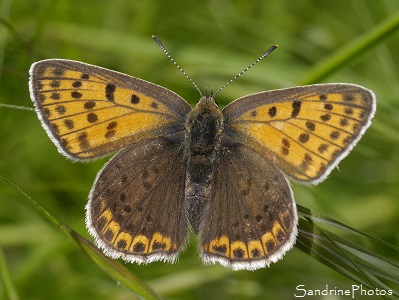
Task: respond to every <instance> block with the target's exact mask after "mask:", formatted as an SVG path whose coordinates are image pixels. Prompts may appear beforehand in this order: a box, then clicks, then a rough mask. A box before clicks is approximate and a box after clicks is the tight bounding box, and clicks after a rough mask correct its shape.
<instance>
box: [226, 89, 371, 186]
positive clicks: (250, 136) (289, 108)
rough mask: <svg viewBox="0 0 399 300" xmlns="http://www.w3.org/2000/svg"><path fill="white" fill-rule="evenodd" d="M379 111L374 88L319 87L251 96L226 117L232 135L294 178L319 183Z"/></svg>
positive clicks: (234, 104) (229, 108)
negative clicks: (376, 106)
mask: <svg viewBox="0 0 399 300" xmlns="http://www.w3.org/2000/svg"><path fill="white" fill-rule="evenodd" d="M374 111H375V97H374V94H373V93H372V92H371V91H370V90H367V89H365V88H363V87H361V86H357V85H352V84H319V85H310V86H303V87H294V88H288V89H282V90H274V91H268V92H262V93H258V94H252V95H248V96H245V97H242V98H239V99H237V100H236V101H234V102H232V103H231V104H229V105H228V106H226V107H225V108H224V110H223V111H222V113H223V115H224V117H225V131H226V133H227V134H228V135H230V136H231V137H233V138H234V139H236V140H237V141H239V142H240V143H242V144H245V145H247V146H248V147H250V148H252V149H254V150H255V151H257V152H258V153H260V154H261V155H263V156H265V157H266V158H267V159H268V160H269V161H270V162H272V163H274V164H275V165H276V166H277V167H278V168H280V169H281V170H282V171H283V172H284V173H285V174H287V175H289V176H290V177H292V178H293V179H295V180H298V181H301V182H305V183H318V182H320V181H322V180H324V179H325V178H326V176H327V175H328V174H329V173H330V172H331V170H332V169H333V168H334V167H335V166H336V165H337V164H338V163H339V161H341V160H342V159H343V158H344V157H345V156H346V155H347V154H348V153H349V151H350V150H351V149H352V148H353V146H354V145H355V144H356V142H357V141H358V140H359V139H360V137H361V136H362V134H363V133H364V131H365V130H366V129H367V128H368V127H369V125H370V120H371V118H372V117H373V115H374Z"/></svg>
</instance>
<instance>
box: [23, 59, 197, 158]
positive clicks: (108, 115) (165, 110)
mask: <svg viewBox="0 0 399 300" xmlns="http://www.w3.org/2000/svg"><path fill="white" fill-rule="evenodd" d="M30 75H31V78H30V91H31V97H32V100H33V101H34V103H35V107H36V111H37V113H38V115H39V117H40V119H41V121H42V125H43V127H44V128H45V129H46V131H47V133H48V135H49V136H50V138H51V139H52V140H53V142H54V143H55V144H56V145H57V147H58V150H59V151H60V152H61V153H62V154H64V155H66V156H67V157H69V158H71V159H77V160H80V159H92V158H97V157H101V156H103V155H105V154H107V153H109V152H112V151H115V150H119V149H121V148H123V147H125V146H127V145H130V144H132V143H134V142H137V141H140V140H143V139H150V138H154V137H157V136H162V135H165V134H169V133H173V132H179V131H182V130H184V121H185V116H186V115H187V113H188V112H189V111H190V110H191V107H190V105H189V104H188V103H187V102H186V101H185V100H183V99H182V98H181V97H180V96H178V95H177V94H175V93H174V92H172V91H170V90H168V89H165V88H163V87H161V86H158V85H155V84H153V83H150V82H147V81H144V80H141V79H138V78H134V77H131V76H128V75H125V74H122V73H119V72H115V71H111V70H108V69H104V68H100V67H97V66H93V65H89V64H85V63H81V62H77V61H71V60H62V59H49V60H43V61H39V62H37V63H35V64H33V65H32V67H31V70H30Z"/></svg>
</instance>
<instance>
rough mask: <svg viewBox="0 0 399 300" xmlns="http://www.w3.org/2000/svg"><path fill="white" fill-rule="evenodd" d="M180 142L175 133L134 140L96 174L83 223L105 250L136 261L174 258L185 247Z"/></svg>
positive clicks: (184, 162) (180, 139)
mask: <svg viewBox="0 0 399 300" xmlns="http://www.w3.org/2000/svg"><path fill="white" fill-rule="evenodd" d="M183 138H184V137H183ZM181 142H182V138H181V137H176V136H175V137H173V138H168V137H163V138H156V139H152V140H146V141H141V142H138V143H136V144H135V145H132V146H129V147H127V148H126V149H124V150H122V151H121V152H120V153H118V154H117V155H115V156H114V157H113V158H112V159H111V160H110V162H109V163H108V164H107V165H106V166H105V167H104V168H103V169H102V170H101V171H100V173H99V174H98V176H97V179H96V182H95V184H94V186H93V189H92V191H91V193H90V199H89V203H88V204H87V216H86V218H87V219H86V223H87V227H88V228H89V230H90V233H91V234H92V235H93V236H94V237H95V241H96V243H97V244H98V245H99V246H100V247H101V248H102V249H103V250H104V252H105V253H106V254H107V255H110V256H112V257H113V258H118V257H121V258H123V259H125V260H127V261H131V262H138V263H147V262H151V261H155V260H164V261H171V262H173V261H175V259H176V258H177V256H178V254H179V253H180V252H181V250H182V249H183V248H184V244H185V240H186V237H187V232H188V231H187V230H188V225H187V222H186V219H185V216H184V211H183V199H184V182H185V171H186V161H185V158H184V153H183V152H182V148H181V147H180V144H181Z"/></svg>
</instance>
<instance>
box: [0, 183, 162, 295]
mask: <svg viewBox="0 0 399 300" xmlns="http://www.w3.org/2000/svg"><path fill="white" fill-rule="evenodd" d="M0 181H2V182H3V183H5V184H7V185H9V186H10V187H12V188H13V189H14V190H16V191H18V192H19V193H21V194H22V195H23V196H24V198H25V199H27V200H28V202H29V203H30V204H31V205H32V206H33V207H34V208H35V209H36V210H37V211H38V212H39V213H40V214H41V215H43V216H44V217H45V218H46V219H47V220H49V221H50V222H51V223H52V224H53V225H55V226H57V227H59V228H60V229H61V230H62V231H63V232H64V233H65V235H66V236H68V237H69V238H70V239H71V240H73V241H74V242H75V243H76V244H77V245H78V246H79V247H80V249H82V250H83V251H84V252H85V253H86V254H87V255H88V256H89V257H90V258H91V259H92V260H93V261H94V262H95V263H96V264H97V265H98V266H99V267H100V268H101V269H103V270H104V271H105V272H106V273H107V274H108V275H109V276H111V277H112V278H113V279H114V280H116V281H117V282H120V283H121V284H123V285H124V286H126V287H127V288H129V289H130V290H131V291H132V292H133V293H134V296H135V297H136V298H137V299H161V297H160V296H159V295H157V294H156V293H155V292H154V291H153V290H152V289H151V288H150V287H149V286H148V285H146V284H145V283H143V282H142V281H140V280H139V279H138V278H137V277H136V276H134V275H133V274H132V273H131V272H130V271H129V270H128V269H127V268H125V267H124V266H123V265H121V264H120V263H118V261H116V260H113V259H111V258H109V257H106V256H105V255H104V254H103V253H102V252H101V251H100V250H99V249H98V248H97V247H95V246H94V245H93V244H92V243H90V242H89V241H88V240H86V239H85V238H83V237H82V236H81V235H79V234H78V233H76V232H75V231H73V230H72V229H71V228H69V227H68V226H67V225H64V224H62V223H61V222H60V221H59V220H58V219H57V218H56V217H55V216H53V215H51V214H50V213H49V212H48V211H47V210H45V209H44V208H43V207H42V206H41V205H40V204H39V203H37V202H36V201H35V200H34V199H33V198H32V197H30V196H29V195H28V194H26V193H25V192H24V191H22V190H21V189H20V188H19V187H17V186H16V185H15V184H13V183H12V182H10V181H9V180H7V179H5V178H4V177H2V176H0ZM0 260H1V257H0ZM0 262H1V261H0ZM1 269H2V270H1V271H2V272H4V267H2V268H1ZM5 278H7V277H5ZM10 291H12V289H11V290H10Z"/></svg>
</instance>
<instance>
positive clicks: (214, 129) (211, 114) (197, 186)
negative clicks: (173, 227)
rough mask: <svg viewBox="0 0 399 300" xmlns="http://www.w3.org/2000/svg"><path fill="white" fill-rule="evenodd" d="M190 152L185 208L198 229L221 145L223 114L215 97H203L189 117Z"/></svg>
mask: <svg viewBox="0 0 399 300" xmlns="http://www.w3.org/2000/svg"><path fill="white" fill-rule="evenodd" d="M186 127H187V137H186V147H187V149H186V150H187V152H188V164H187V176H186V190H185V209H186V214H187V218H188V220H189V222H190V224H191V226H192V227H193V230H194V232H195V233H198V230H199V226H200V223H201V218H202V216H203V215H204V212H205V211H206V209H207V207H208V203H209V202H208V200H209V197H210V191H211V183H212V178H213V173H214V165H215V157H216V152H217V150H218V149H219V147H220V132H221V130H222V114H221V113H220V111H219V110H218V109H217V107H216V104H215V102H214V100H213V99H212V98H207V97H204V98H202V99H201V101H200V102H199V103H198V105H197V107H196V108H195V109H193V110H192V111H191V113H190V115H189V118H188V121H187V125H186Z"/></svg>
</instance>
